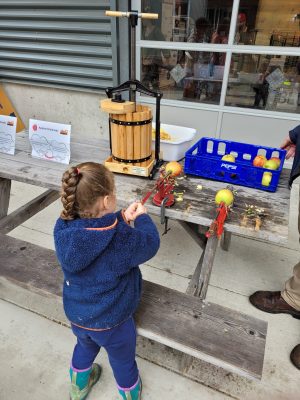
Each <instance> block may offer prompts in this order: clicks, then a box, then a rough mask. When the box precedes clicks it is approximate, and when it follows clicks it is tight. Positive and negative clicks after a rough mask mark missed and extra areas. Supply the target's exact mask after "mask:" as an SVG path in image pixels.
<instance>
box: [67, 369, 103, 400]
mask: <svg viewBox="0 0 300 400" xmlns="http://www.w3.org/2000/svg"><path fill="white" fill-rule="evenodd" d="M100 375H101V367H100V365H98V364H93V365H92V368H90V369H88V370H86V371H82V372H77V371H75V370H74V369H73V368H70V378H71V387H70V392H69V393H70V400H84V399H86V398H87V396H88V394H89V393H90V391H91V389H92V387H93V386H94V385H95V383H96V382H97V381H98V380H99V378H100Z"/></svg>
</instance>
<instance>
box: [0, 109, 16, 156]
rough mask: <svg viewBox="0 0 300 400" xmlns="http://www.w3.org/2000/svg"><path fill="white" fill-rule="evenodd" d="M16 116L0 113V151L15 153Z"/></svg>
mask: <svg viewBox="0 0 300 400" xmlns="http://www.w3.org/2000/svg"><path fill="white" fill-rule="evenodd" d="M16 129H17V118H16V117H8V116H7V115H0V152H1V153H7V154H15V145H16Z"/></svg>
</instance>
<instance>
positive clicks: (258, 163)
mask: <svg viewBox="0 0 300 400" xmlns="http://www.w3.org/2000/svg"><path fill="white" fill-rule="evenodd" d="M266 161H267V159H266V157H265V156H256V157H255V158H254V160H253V163H252V164H253V165H254V167H263V166H264V164H265V162H266Z"/></svg>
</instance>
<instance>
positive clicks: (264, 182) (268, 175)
mask: <svg viewBox="0 0 300 400" xmlns="http://www.w3.org/2000/svg"><path fill="white" fill-rule="evenodd" d="M271 180H272V172H264V174H263V177H262V181H261V184H262V185H263V186H270V183H271Z"/></svg>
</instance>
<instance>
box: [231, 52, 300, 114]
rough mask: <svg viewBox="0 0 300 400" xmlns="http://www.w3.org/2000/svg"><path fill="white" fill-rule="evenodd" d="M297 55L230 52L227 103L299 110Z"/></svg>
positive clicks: (299, 63) (258, 107) (238, 105)
mask: <svg viewBox="0 0 300 400" xmlns="http://www.w3.org/2000/svg"><path fill="white" fill-rule="evenodd" d="M299 87H300V57H297V56H287V55H276V56H274V55H262V54H233V56H232V62H231V67H230V76H229V81H228V87H227V94H226V105H228V106H237V107H247V108H257V109H263V110H272V111H279V112H292V113H300V90H299Z"/></svg>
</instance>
